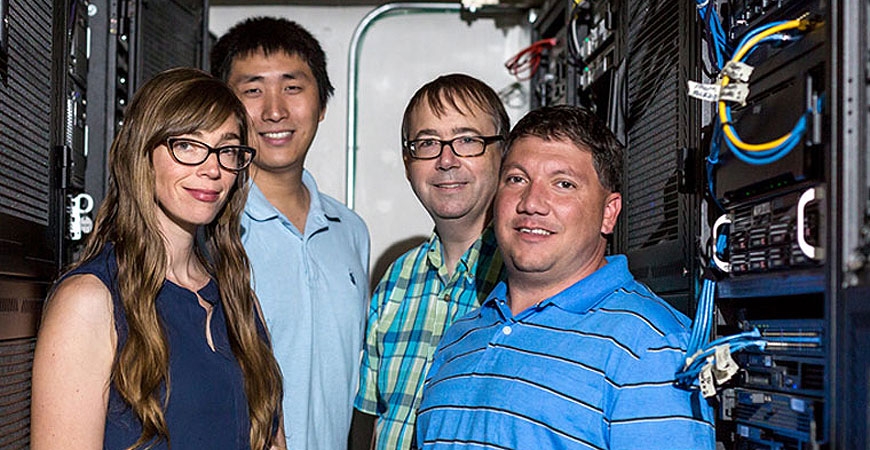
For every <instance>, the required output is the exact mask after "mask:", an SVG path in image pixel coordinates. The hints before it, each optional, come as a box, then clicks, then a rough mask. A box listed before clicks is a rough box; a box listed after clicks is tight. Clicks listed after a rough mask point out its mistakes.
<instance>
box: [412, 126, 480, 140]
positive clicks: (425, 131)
mask: <svg viewBox="0 0 870 450" xmlns="http://www.w3.org/2000/svg"><path fill="white" fill-rule="evenodd" d="M450 132H451V134H453V135H454V136H456V135H460V134H463V133H474V134H478V135H479V134H481V132H480V130H478V129H477V128H472V127H459V128H454V129H452V130H450ZM420 135H433V136H440V134H439V133H438V132H437V131H435V130H434V129H432V128H424V129H422V130H418V131H417V133H416V134H414V137H415V138H416V137H417V136H420Z"/></svg>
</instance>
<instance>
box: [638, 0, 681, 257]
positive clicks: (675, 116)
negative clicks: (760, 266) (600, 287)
mask: <svg viewBox="0 0 870 450" xmlns="http://www.w3.org/2000/svg"><path fill="white" fill-rule="evenodd" d="M626 3H627V5H628V8H629V16H628V19H629V22H628V31H627V35H626V43H627V48H628V117H627V121H626V124H627V141H628V142H627V149H628V150H627V154H626V165H625V173H624V181H625V182H624V183H623V186H624V188H623V190H624V192H623V193H624V195H625V197H626V200H627V202H626V203H627V204H626V205H625V207H626V211H625V212H626V220H627V224H626V225H627V227H628V228H627V229H626V230H625V231H626V233H627V235H626V237H627V248H625V249H624V250H627V251H631V250H636V249H639V248H644V247H649V246H653V245H657V244H660V243H662V242H667V241H673V240H676V239H677V238H678V236H679V204H678V200H679V196H678V191H677V188H678V185H677V184H678V183H677V161H676V149H677V148H679V146H680V144H681V139H680V136H679V129H680V127H685V126H687V124H685V123H681V121H680V112H681V111H680V106H679V103H680V102H679V98H678V96H679V95H680V77H679V72H678V71H679V62H680V50H681V49H680V42H681V40H682V38H681V36H680V35H679V31H680V28H679V26H678V21H679V18H680V4H681V2H675V1H657V0H647V1H629V2H626Z"/></svg>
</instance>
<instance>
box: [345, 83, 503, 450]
mask: <svg viewBox="0 0 870 450" xmlns="http://www.w3.org/2000/svg"><path fill="white" fill-rule="evenodd" d="M509 122H510V120H509V119H508V115H507V113H506V112H505V109H504V106H503V105H502V103H501V100H500V99H499V97H498V95H497V94H496V93H495V91H493V89H492V88H490V87H489V86H487V85H486V84H485V83H483V82H482V81H480V80H478V79H475V78H473V77H470V76H467V75H462V74H451V75H444V76H441V77H438V78H437V79H435V80H433V81H431V82H429V83H428V84H426V85H424V86H423V87H421V88H420V89H419V90H418V91H417V92H416V93H415V94H414V96H413V97H412V98H411V101H410V102H409V103H408V107H407V108H406V109H405V115H404V118H403V121H402V147H403V150H402V159H403V160H404V163H405V174H406V176H407V178H408V181H409V182H410V184H411V187H412V188H413V190H414V194H415V195H416V196H417V198H418V199H419V200H420V203H422V204H423V207H424V208H426V211H427V212H428V213H429V215H430V216H431V217H432V220H433V221H434V222H435V232H434V233H433V234H432V236H431V237H430V238H429V240H428V241H426V242H424V243H423V244H421V245H420V246H418V247H416V248H414V249H412V250H410V251H408V252H407V253H405V254H404V255H402V256H400V257H399V258H398V259H397V260H396V261H395V262H393V264H392V265H391V266H390V267H389V268H388V269H387V271H386V274H385V275H384V277H383V278H382V279H381V281H380V283H379V284H378V286H377V288H376V289H375V293H374V296H373V297H372V302H371V306H370V308H369V313H368V323H367V327H366V341H365V345H364V349H363V358H362V364H361V368H360V385H359V392H358V393H357V397H356V401H355V402H354V407H355V408H356V411H355V413H354V423H353V426H352V430H351V433H352V435H353V436H354V438H355V439H356V442H359V441H363V445H362V448H368V444H369V442H371V440H369V439H367V437H368V436H370V435H371V433H372V432H374V448H377V449H389V450H396V449H409V448H411V443H412V442H413V438H414V425H415V423H416V417H417V408H418V407H419V405H420V397H421V395H422V392H423V381H424V380H425V378H426V372H427V370H428V369H429V364H430V363H431V362H432V354H433V353H434V352H435V347H436V346H437V345H438V341H439V340H440V339H441V336H443V335H444V331H445V330H446V329H447V327H448V326H450V324H451V323H453V322H454V321H455V320H456V319H458V318H460V317H462V316H464V315H465V314H466V313H468V312H469V311H471V310H472V309H474V308H477V307H478V306H480V303H481V302H482V301H483V300H484V299H486V296H487V294H489V292H490V290H492V288H493V287H495V285H496V284H497V283H498V282H499V281H500V280H502V279H504V277H505V275H504V269H503V264H502V259H501V255H500V254H499V253H498V249H497V247H496V242H495V237H494V234H493V231H492V227H491V226H490V219H491V203H492V198H493V196H494V194H495V191H496V186H497V184H498V172H499V166H500V164H501V156H502V151H503V149H504V140H505V138H506V137H507V134H508V132H509V131H510V123H509ZM373 422H374V423H375V425H374V426H373V425H372V423H373ZM361 436H363V437H362V438H361ZM355 445H356V444H355Z"/></svg>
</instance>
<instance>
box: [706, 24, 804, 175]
mask: <svg viewBox="0 0 870 450" xmlns="http://www.w3.org/2000/svg"><path fill="white" fill-rule="evenodd" d="M810 25H811V23H810V22H809V21H808V20H806V19H803V18H801V19H795V20H790V21H778V22H773V23H770V24H767V25H764V26H761V27H759V28H757V29H754V30H752V31H750V32H749V33H747V34H746V36H744V37H743V39H742V40H741V41H740V44H739V45H738V46H737V50H736V51H735V53H734V56H733V57H732V58H731V60H730V61H729V63H728V64H726V67H725V68H723V71H724V72H725V73H722V75H721V83H720V88H721V89H722V91H725V90H726V88H727V87H728V86H729V84H731V77H730V76H729V75H728V74H727V70H726V69H727V68H728V66H729V65H734V66H736V65H737V64H742V63H743V61H744V60H745V59H746V57H747V56H749V54H751V53H752V51H754V50H755V48H756V46H757V45H759V44H761V43H763V42H771V41H789V40H792V39H794V37H792V36H791V35H789V34H784V33H783V32H784V31H788V30H794V29H798V30H801V31H804V30H806V29H808V28H809V27H810ZM812 112H813V109H812V108H810V109H809V110H807V111H805V112H804V113H803V114H802V115H801V117H800V119H798V121H797V123H796V124H795V125H794V127H793V128H792V130H791V131H790V132H789V133H787V134H785V135H783V136H781V137H779V138H777V139H774V140H772V141H769V142H765V143H760V144H751V143H747V142H744V141H743V140H742V139H740V137H739V136H738V135H737V131H736V130H735V129H734V126H733V125H732V119H731V106H730V105H729V104H728V102H727V101H726V100H724V99H721V98H720V99H719V101H718V117H719V122H720V125H721V128H722V132H723V135H724V136H723V137H724V141H725V144H726V145H727V146H728V148H729V149H730V150H731V152H732V153H733V154H734V155H735V156H736V157H737V158H738V159H740V160H741V161H743V162H746V163H748V164H754V165H763V164H770V163H772V162H774V161H777V160H779V159H781V158H782V157H784V156H785V155H787V154H789V153H790V152H791V151H792V150H793V149H794V148H795V147H797V146H798V145H799V144H800V142H801V139H802V138H803V135H804V133H805V132H806V128H807V116H808V115H809V114H811V113H812Z"/></svg>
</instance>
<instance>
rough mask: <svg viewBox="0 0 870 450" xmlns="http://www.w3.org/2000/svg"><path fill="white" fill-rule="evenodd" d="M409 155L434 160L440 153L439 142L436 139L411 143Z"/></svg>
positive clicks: (418, 140)
mask: <svg viewBox="0 0 870 450" xmlns="http://www.w3.org/2000/svg"><path fill="white" fill-rule="evenodd" d="M411 153H412V156H414V157H415V158H420V159H430V158H435V157H436V156H438V154H439V153H441V141H439V140H438V139H417V140H415V141H411Z"/></svg>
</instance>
